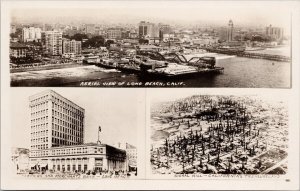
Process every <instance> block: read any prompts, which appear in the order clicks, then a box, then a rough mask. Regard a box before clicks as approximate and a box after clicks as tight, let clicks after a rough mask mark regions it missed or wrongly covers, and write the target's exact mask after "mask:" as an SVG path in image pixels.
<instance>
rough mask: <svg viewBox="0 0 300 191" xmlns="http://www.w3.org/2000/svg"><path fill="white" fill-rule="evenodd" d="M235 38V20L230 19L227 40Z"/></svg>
mask: <svg viewBox="0 0 300 191" xmlns="http://www.w3.org/2000/svg"><path fill="white" fill-rule="evenodd" d="M232 40H233V22H232V20H231V19H230V20H229V23H228V28H227V42H231V41H232Z"/></svg>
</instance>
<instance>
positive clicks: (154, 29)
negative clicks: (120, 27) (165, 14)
mask: <svg viewBox="0 0 300 191" xmlns="http://www.w3.org/2000/svg"><path fill="white" fill-rule="evenodd" d="M139 37H140V38H142V37H146V38H147V37H148V38H158V37H159V28H158V26H156V25H155V24H154V23H150V22H145V21H141V22H140V23H139Z"/></svg>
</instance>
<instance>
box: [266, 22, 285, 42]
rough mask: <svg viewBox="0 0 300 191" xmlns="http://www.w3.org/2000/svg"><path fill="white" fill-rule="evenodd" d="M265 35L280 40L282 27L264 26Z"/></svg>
mask: <svg viewBox="0 0 300 191" xmlns="http://www.w3.org/2000/svg"><path fill="white" fill-rule="evenodd" d="M266 35H267V36H269V37H272V38H275V39H276V40H282V38H283V28H280V27H272V25H270V26H268V27H266Z"/></svg>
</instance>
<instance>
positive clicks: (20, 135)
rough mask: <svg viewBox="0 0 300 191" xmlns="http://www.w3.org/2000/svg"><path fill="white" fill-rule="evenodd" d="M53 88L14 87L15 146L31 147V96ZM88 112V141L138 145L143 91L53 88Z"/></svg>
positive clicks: (13, 128)
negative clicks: (98, 138)
mask: <svg viewBox="0 0 300 191" xmlns="http://www.w3.org/2000/svg"><path fill="white" fill-rule="evenodd" d="M46 89H49V88H11V95H10V96H11V97H10V98H11V100H12V101H11V108H10V110H11V111H10V113H11V116H12V117H11V127H12V128H11V133H12V134H11V136H12V139H11V140H12V146H13V147H22V148H29V147H30V114H29V96H31V95H34V94H36V93H39V92H42V91H44V90H46ZM51 89H52V90H54V91H56V92H57V93H59V94H60V95H62V96H64V97H66V98H67V99H69V100H71V101H73V102H74V103H76V104H77V105H79V106H81V107H83V108H84V109H85V137H84V142H85V143H87V142H96V141H97V137H98V134H97V132H98V127H99V125H100V126H101V129H102V131H101V134H100V140H101V142H102V143H106V144H117V143H118V142H120V143H125V142H127V143H130V144H132V145H135V146H136V144H137V132H138V131H137V130H138V128H144V126H142V125H140V124H139V121H138V120H139V119H138V118H139V115H140V114H142V115H143V113H142V112H140V103H141V102H140V101H139V100H140V99H142V98H143V96H140V95H141V94H140V93H141V91H140V90H138V89H132V90H131V91H122V90H120V89H103V88H102V89H101V88H100V89H99V88H51Z"/></svg>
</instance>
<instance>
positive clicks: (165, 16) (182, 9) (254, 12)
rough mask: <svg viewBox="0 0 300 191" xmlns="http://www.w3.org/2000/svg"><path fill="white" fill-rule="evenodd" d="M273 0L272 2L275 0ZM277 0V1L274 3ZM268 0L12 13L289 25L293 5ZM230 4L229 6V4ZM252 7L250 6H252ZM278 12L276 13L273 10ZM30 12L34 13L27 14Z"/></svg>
mask: <svg viewBox="0 0 300 191" xmlns="http://www.w3.org/2000/svg"><path fill="white" fill-rule="evenodd" d="M272 3H273V2H272ZM273 4H274V3H273ZM273 4H272V10H271V9H269V6H270V4H268V3H267V2H265V3H264V4H260V5H259V6H258V5H257V4H256V5H255V3H253V2H250V3H249V2H245V3H244V2H238V3H237V2H235V3H231V4H227V3H226V2H218V6H215V4H213V3H209V2H194V1H190V2H189V3H186V2H184V3H182V2H177V1H167V2H159V6H158V4H157V2H156V1H153V2H147V1H143V2H135V1H133V2H132V1H126V2H117V1H114V2H106V1H104V2H97V3H96V5H99V8H98V9H96V8H94V7H93V8H90V7H87V8H85V6H82V8H78V7H73V6H68V8H65V5H66V4H62V5H57V7H56V8H54V7H53V5H52V6H50V7H49V8H47V9H45V8H39V7H38V5H36V6H33V7H32V8H31V7H30V8H29V7H22V9H18V8H16V9H14V10H13V11H12V13H11V16H12V18H13V19H12V21H13V22H41V23H57V22H58V23H64V24H66V23H68V24H71V23H73V24H82V23H84V24H88V23H93V24H134V25H136V24H137V23H138V22H139V21H141V20H146V21H149V22H156V23H159V22H162V23H166V24H171V25H174V24H175V25H176V24H179V25H181V24H184V25H191V24H192V25H199V26H204V27H205V26H216V25H217V26H226V25H227V23H228V20H230V19H231V20H232V21H233V23H234V25H235V26H240V27H247V26H249V27H255V26H256V27H266V26H269V25H270V24H272V25H273V26H278V27H283V28H284V29H285V30H289V28H290V18H291V13H290V8H291V7H289V6H285V7H281V6H280V3H279V2H278V3H275V5H273ZM229 5H230V6H229ZM233 5H234V6H233ZM249 7H250V8H251V9H249ZM199 10H200V11H199ZM274 11H275V12H276V16H275V15H274V14H273V13H274ZM27 12H30V13H31V14H30V15H29V14H26V13H27ZM215 13H216V14H215Z"/></svg>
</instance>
